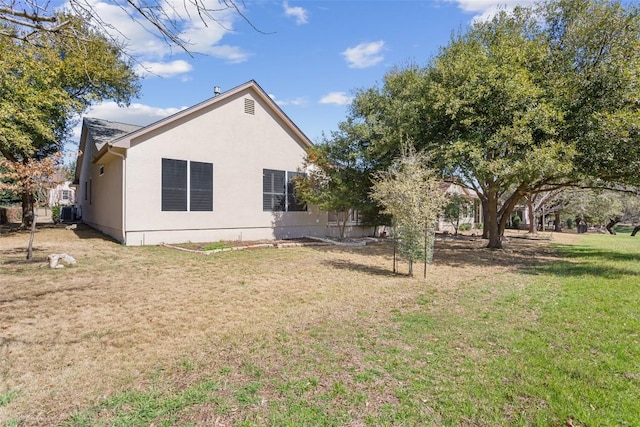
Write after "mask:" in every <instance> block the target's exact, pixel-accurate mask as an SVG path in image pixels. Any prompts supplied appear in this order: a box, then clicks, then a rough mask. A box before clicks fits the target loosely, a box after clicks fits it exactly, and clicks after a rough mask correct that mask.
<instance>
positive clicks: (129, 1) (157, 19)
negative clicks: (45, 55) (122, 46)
mask: <svg viewBox="0 0 640 427" xmlns="http://www.w3.org/2000/svg"><path fill="white" fill-rule="evenodd" d="M211 4H212V5H211ZM109 5H111V6H116V7H118V8H119V9H121V10H122V11H124V12H125V13H126V14H127V15H128V16H129V17H130V18H131V19H132V20H133V21H135V22H137V23H138V24H140V25H142V26H143V27H144V28H145V29H146V30H147V31H149V32H151V33H153V34H155V35H156V36H158V37H160V38H161V39H162V40H164V41H165V42H166V43H167V44H168V45H170V46H177V47H179V48H181V49H183V50H184V51H186V52H187V53H189V52H190V50H189V44H190V43H189V40H186V39H184V38H183V37H182V36H181V30H182V29H183V26H184V22H185V21H192V20H199V21H201V22H202V24H204V25H205V26H209V25H219V26H221V27H223V28H226V27H225V25H226V24H225V23H224V21H223V20H221V19H220V18H219V17H220V16H221V14H223V13H224V12H229V11H231V12H233V13H236V14H237V15H238V16H240V17H241V18H242V19H244V21H245V22H247V23H248V24H249V25H250V26H251V27H252V28H253V29H254V30H255V31H257V32H260V33H263V31H261V30H259V29H258V28H257V27H256V26H255V25H253V23H252V22H251V21H250V20H249V19H248V18H247V16H246V15H245V13H244V11H243V10H244V1H243V0H215V1H210V2H206V1H205V0H184V1H182V2H177V1H167V0H164V1H163V0H160V1H151V2H147V1H144V0H109ZM68 15H75V16H79V17H81V18H83V19H84V20H85V21H86V22H90V23H92V25H93V26H94V27H95V28H96V29H97V30H98V31H100V32H102V33H109V34H112V33H113V32H114V31H116V32H118V29H117V28H116V27H115V26H114V23H113V22H109V21H108V18H107V17H106V16H103V15H102V14H101V12H100V10H99V8H97V7H96V3H95V2H93V1H91V0H69V1H68V3H66V6H65V9H61V8H59V7H56V6H55V4H53V3H52V2H51V1H50V0H0V37H1V36H5V37H11V38H16V39H20V40H25V41H28V40H30V39H31V38H32V37H33V36H34V35H36V34H38V33H42V32H54V33H55V32H63V31H65V30H66V29H67V28H68V27H69V21H68V20H67V19H66V16H68ZM121 35H122V34H121Z"/></svg>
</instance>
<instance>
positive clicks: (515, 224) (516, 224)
mask: <svg viewBox="0 0 640 427" xmlns="http://www.w3.org/2000/svg"><path fill="white" fill-rule="evenodd" d="M520 221H521V220H520V217H519V216H518V215H514V216H513V218H511V225H512V226H513V228H520Z"/></svg>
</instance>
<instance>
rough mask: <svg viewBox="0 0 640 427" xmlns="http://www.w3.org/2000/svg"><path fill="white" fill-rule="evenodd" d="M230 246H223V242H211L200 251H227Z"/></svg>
mask: <svg viewBox="0 0 640 427" xmlns="http://www.w3.org/2000/svg"><path fill="white" fill-rule="evenodd" d="M230 247H231V246H230V245H228V244H225V243H224V242H213V243H210V244H208V245H207V246H205V247H203V248H202V250H203V251H215V250H218V249H227V248H230Z"/></svg>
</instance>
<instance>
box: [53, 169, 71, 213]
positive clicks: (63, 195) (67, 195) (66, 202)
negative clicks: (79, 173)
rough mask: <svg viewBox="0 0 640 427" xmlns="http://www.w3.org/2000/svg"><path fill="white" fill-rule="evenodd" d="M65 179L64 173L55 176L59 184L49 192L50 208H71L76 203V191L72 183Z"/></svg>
mask: <svg viewBox="0 0 640 427" xmlns="http://www.w3.org/2000/svg"><path fill="white" fill-rule="evenodd" d="M65 178H66V177H65V176H64V173H62V172H58V173H57V175H56V176H55V182H56V183H58V184H56V185H55V186H54V187H52V188H50V189H49V190H48V193H49V194H48V199H49V203H48V206H50V207H52V206H71V205H73V204H74V203H75V202H76V190H75V188H73V185H72V182H71V181H68V180H66V179H65Z"/></svg>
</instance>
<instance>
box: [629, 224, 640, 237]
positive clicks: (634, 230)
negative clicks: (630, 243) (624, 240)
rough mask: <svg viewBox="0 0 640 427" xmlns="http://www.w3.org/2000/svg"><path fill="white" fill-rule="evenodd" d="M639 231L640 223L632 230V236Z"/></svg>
mask: <svg viewBox="0 0 640 427" xmlns="http://www.w3.org/2000/svg"><path fill="white" fill-rule="evenodd" d="M638 231H640V225H636V228H634V229H633V231H632V232H631V237H633V236H635V235H636V233H637V232H638Z"/></svg>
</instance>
